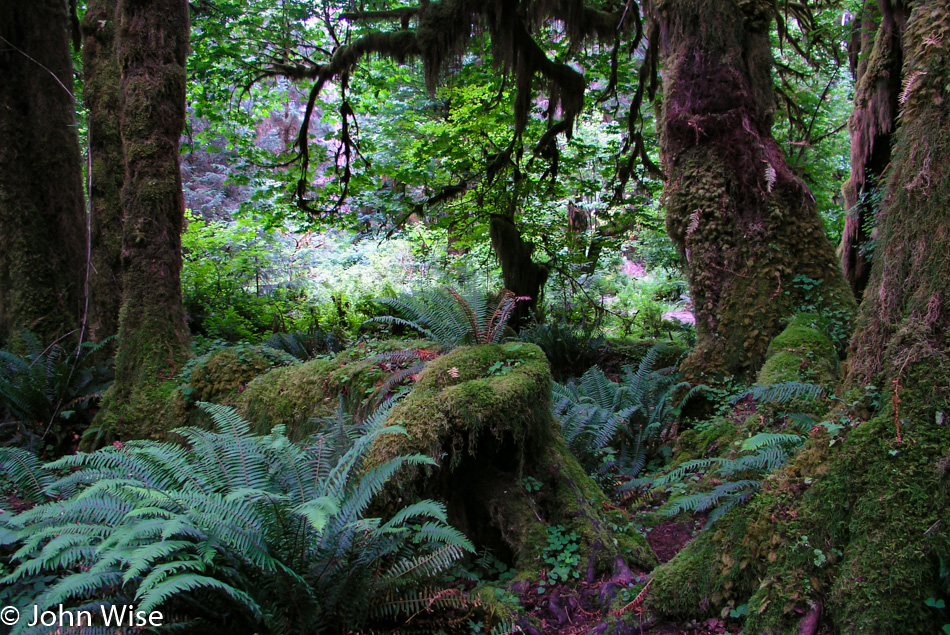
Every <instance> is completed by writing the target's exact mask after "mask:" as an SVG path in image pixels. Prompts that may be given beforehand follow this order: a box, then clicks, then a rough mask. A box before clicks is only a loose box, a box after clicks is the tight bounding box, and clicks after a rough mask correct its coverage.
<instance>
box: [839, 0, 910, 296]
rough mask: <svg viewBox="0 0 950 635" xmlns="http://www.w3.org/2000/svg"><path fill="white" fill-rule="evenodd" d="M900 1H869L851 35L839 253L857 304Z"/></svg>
mask: <svg viewBox="0 0 950 635" xmlns="http://www.w3.org/2000/svg"><path fill="white" fill-rule="evenodd" d="M906 11H907V10H906V8H905V7H904V4H903V2H902V1H901V0H893V1H891V0H868V1H867V2H866V3H865V6H864V10H863V12H862V15H861V17H860V20H859V25H858V28H857V29H856V33H855V37H854V40H853V44H852V50H851V58H852V60H853V62H852V64H853V65H854V66H853V69H854V75H855V80H856V86H855V91H854V112H852V114H851V117H850V119H849V120H848V130H849V132H850V133H851V177H850V178H849V179H848V181H847V183H845V184H844V187H843V188H842V191H843V193H844V202H845V209H847V210H848V215H847V217H846V218H845V224H844V234H843V235H842V237H841V245H840V246H839V248H838V252H839V254H840V256H841V266H842V268H843V269H844V275H845V277H846V278H847V279H848V284H850V285H851V290H852V291H853V292H854V295H855V297H857V298H858V299H860V298H861V296H862V294H863V293H864V288H865V287H866V286H867V283H868V276H869V275H870V273H871V254H870V249H871V245H872V243H871V239H872V236H871V232H870V231H869V229H870V224H871V222H872V221H873V219H874V216H875V212H876V210H878V209H879V208H880V192H881V191H882V190H883V188H882V187H881V186H882V185H883V183H880V180H881V179H882V176H883V174H884V169H885V168H886V167H887V165H888V164H889V163H890V161H891V135H892V134H893V133H894V129H895V127H896V124H897V109H898V98H899V97H900V91H901V65H902V63H903V51H902V49H901V35H902V34H903V32H904V28H905V25H906V22H907V15H906Z"/></svg>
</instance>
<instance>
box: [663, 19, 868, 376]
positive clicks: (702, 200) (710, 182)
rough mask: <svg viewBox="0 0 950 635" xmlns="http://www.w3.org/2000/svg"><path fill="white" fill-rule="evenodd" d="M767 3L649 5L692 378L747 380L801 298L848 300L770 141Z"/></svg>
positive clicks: (825, 303)
mask: <svg viewBox="0 0 950 635" xmlns="http://www.w3.org/2000/svg"><path fill="white" fill-rule="evenodd" d="M773 11H774V7H773V3H772V2H769V1H768V0H759V1H755V2H740V1H738V0H708V1H706V2H692V1H690V0H663V1H661V2H658V3H657V4H656V16H655V17H656V19H657V21H658V23H659V26H660V47H661V49H660V50H661V59H662V65H663V68H664V85H663V91H664V94H663V102H662V109H661V112H660V119H659V126H660V130H661V153H662V158H663V163H664V166H665V169H666V172H667V179H668V183H667V190H666V212H667V230H668V231H669V234H670V236H671V237H672V238H673V240H674V242H675V243H676V244H677V245H678V246H679V248H680V250H681V252H682V254H683V257H684V258H685V260H686V262H687V270H688V278H689V286H690V293H691V295H692V299H693V307H694V311H695V313H696V330H697V336H698V341H697V346H696V348H695V349H694V351H693V353H692V354H691V355H690V356H689V357H688V358H687V360H686V361H685V362H684V363H683V365H682V370H683V371H684V372H685V374H686V375H687V376H688V377H689V378H690V379H692V380H698V381H710V380H711V379H715V378H717V377H721V376H722V375H733V376H737V377H740V378H744V379H750V378H752V377H753V376H754V374H755V372H756V371H757V370H758V367H759V366H760V365H761V364H762V362H763V360H764V359H765V355H766V350H767V347H768V344H769V341H771V339H772V338H773V337H775V336H776V335H777V334H778V333H779V332H780V331H781V330H782V328H783V326H784V322H785V320H786V319H787V318H788V317H789V316H790V315H791V314H792V313H794V312H795V311H796V310H801V308H800V307H802V306H803V305H805V304H806V302H807V301H810V302H811V303H812V304H813V305H815V306H816V307H818V308H819V310H822V311H828V312H838V313H841V314H844V315H847V314H850V313H851V312H852V311H853V309H854V299H853V297H852V295H851V292H850V290H849V288H848V286H847V283H846V282H845V279H844V277H843V275H842V274H841V270H840V268H839V267H838V264H837V262H836V258H835V255H834V251H833V249H832V247H831V245H830V243H829V242H828V240H827V238H826V237H825V235H824V230H823V225H822V222H821V219H820V218H819V216H818V212H817V209H816V206H815V201H814V198H813V197H812V195H811V193H810V192H809V191H808V188H807V187H806V186H805V184H804V183H803V182H802V181H801V179H799V178H798V177H797V176H796V175H795V174H794V172H793V171H792V170H791V169H789V167H788V165H787V163H786V161H785V158H784V156H783V155H782V152H781V149H780V148H779V146H778V144H777V143H776V141H775V139H773V138H772V134H771V129H772V122H773V117H774V109H775V98H774V92H773V88H772V76H771V61H772V60H771V49H770V46H771V45H770V41H769V28H770V26H771V19H772V15H773ZM805 281H810V282H805ZM803 282H805V284H802V283H803ZM805 287H809V288H807V289H806V288H805ZM809 295H810V296H811V298H808V297H807V296H809ZM845 319H846V320H847V319H848V318H845Z"/></svg>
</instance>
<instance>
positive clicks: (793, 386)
mask: <svg viewBox="0 0 950 635" xmlns="http://www.w3.org/2000/svg"><path fill="white" fill-rule="evenodd" d="M824 394H825V388H824V386H821V385H820V384H804V383H801V382H797V381H786V382H781V383H778V384H769V385H765V386H763V385H758V386H753V387H752V388H750V389H749V390H746V391H745V392H742V393H740V394H739V395H737V396H736V397H733V398H732V400H731V403H733V404H735V403H738V402H739V401H741V400H743V399H745V398H746V397H748V398H750V399H752V400H753V401H757V402H759V403H771V404H786V403H788V402H790V401H795V400H797V399H818V398H819V397H821V396H823V395H824Z"/></svg>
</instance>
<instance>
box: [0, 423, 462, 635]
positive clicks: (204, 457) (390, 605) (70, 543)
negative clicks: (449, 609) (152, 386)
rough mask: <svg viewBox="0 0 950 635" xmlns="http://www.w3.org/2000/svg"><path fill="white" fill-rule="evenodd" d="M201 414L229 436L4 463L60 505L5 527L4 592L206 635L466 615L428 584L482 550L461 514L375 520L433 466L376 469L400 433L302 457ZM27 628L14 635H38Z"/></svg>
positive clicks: (329, 437)
mask: <svg viewBox="0 0 950 635" xmlns="http://www.w3.org/2000/svg"><path fill="white" fill-rule="evenodd" d="M201 407H202V408H204V409H205V410H206V412H208V414H209V415H210V416H211V418H212V419H213V420H214V423H215V430H214V431H207V430H201V429H197V428H182V429H179V430H178V431H177V433H178V434H179V435H180V436H181V437H182V438H184V439H185V440H186V441H187V445H186V446H181V445H175V444H171V443H156V442H151V441H133V442H128V443H126V444H125V445H124V446H123V447H119V444H117V445H116V447H109V448H106V449H104V450H100V451H98V452H95V453H93V454H79V455H75V456H68V457H65V458H63V459H60V460H59V461H57V462H55V463H52V464H49V465H46V466H40V465H39V464H38V463H37V462H36V461H34V460H31V459H29V458H28V455H27V454H25V453H23V452H10V451H6V452H4V453H0V461H2V464H3V466H4V467H5V468H7V467H9V466H13V465H15V466H16V468H15V471H14V472H12V473H11V476H12V478H13V479H14V480H15V481H16V482H17V483H18V484H19V485H20V487H21V488H23V490H24V491H27V492H29V493H30V495H31V496H37V495H39V494H40V493H43V494H45V495H46V496H48V497H49V501H48V502H45V503H43V504H41V505H39V506H37V507H35V508H33V509H31V510H28V511H26V512H23V513H20V514H19V515H17V516H14V517H12V518H11V517H10V516H9V515H3V516H0V525H2V527H0V530H2V531H0V534H3V535H5V536H6V537H7V538H9V537H10V535H11V534H10V532H13V535H15V537H16V544H15V548H16V552H15V553H14V555H13V563H14V565H15V569H14V570H13V572H12V573H10V574H9V575H7V576H6V577H5V578H3V579H2V580H0V583H2V585H4V586H6V585H14V586H17V585H20V586H22V585H26V584H29V583H30V582H31V581H32V580H33V579H35V578H36V577H37V576H40V575H44V574H45V575H54V576H55V581H53V582H52V583H51V584H50V585H49V586H48V588H46V589H45V590H44V591H42V593H40V594H39V595H38V596H36V597H32V598H30V599H29V602H30V604H32V603H36V604H37V605H38V606H39V607H41V610H42V609H44V608H49V607H55V606H56V605H58V604H60V603H63V604H65V605H66V606H67V607H72V608H78V607H87V608H88V607H98V606H99V605H102V604H105V605H108V604H110V603H115V604H134V605H136V606H137V608H138V609H139V610H143V611H150V610H153V609H157V608H160V607H161V608H162V609H163V610H164V611H165V614H166V615H171V616H175V621H176V622H180V624H179V626H178V628H186V629H188V630H189V631H190V632H198V631H199V630H201V631H203V632H212V631H217V632H222V631H230V632H233V633H321V632H347V631H350V630H361V629H364V628H373V627H375V626H380V625H385V624H391V623H393V621H394V620H395V619H396V618H399V617H403V618H404V617H406V616H408V615H412V614H414V613H416V612H418V611H421V610H426V609H428V608H440V607H444V606H445V605H446V604H450V603H451V601H452V600H451V599H440V597H439V596H437V595H436V590H432V591H430V590H429V589H428V587H427V586H426V585H427V584H428V583H430V582H431V581H432V580H433V579H434V576H436V575H438V574H439V573H440V572H442V571H444V570H445V569H446V568H447V567H449V566H450V565H451V564H452V563H453V562H455V561H456V560H457V559H458V558H459V557H460V556H461V555H462V554H463V553H465V552H469V551H472V546H471V544H470V543H469V542H468V540H467V539H466V538H465V537H464V536H462V535H461V534H460V533H459V532H458V531H456V530H455V529H453V528H452V527H450V526H449V525H448V523H447V521H446V515H445V508H444V507H443V506H442V505H441V504H439V503H435V502H433V501H429V500H424V501H420V502H418V503H414V504H411V505H408V506H406V507H403V508H402V509H399V510H398V511H397V512H396V513H395V514H394V515H392V516H391V517H389V518H388V519H384V518H372V517H368V516H367V515H366V513H367V508H368V506H369V505H370V503H371V502H372V500H373V499H374V497H375V496H376V495H377V494H378V493H379V492H380V490H381V489H382V488H383V486H384V485H385V484H386V482H387V481H388V480H389V479H390V477H392V475H393V474H394V473H395V472H396V471H398V470H399V469H400V468H401V467H402V466H404V465H409V464H423V463H431V462H432V461H431V459H429V458H427V457H424V456H421V455H413V456H402V457H399V458H396V459H394V460H391V461H388V462H386V463H384V464H381V465H377V466H370V465H367V463H366V456H367V452H368V450H369V448H370V446H371V444H372V443H373V441H374V439H376V438H377V437H379V436H380V435H384V434H385V435H388V434H405V433H404V432H403V431H402V430H401V429H400V428H398V427H386V428H380V427H379V423H380V419H381V417H380V418H376V419H372V420H369V421H367V422H365V427H364V428H363V429H361V430H360V432H361V434H359V435H356V434H353V433H350V432H347V431H345V430H344V431H342V434H341V431H340V430H329V431H327V432H326V433H324V434H320V435H317V436H315V437H313V438H312V439H311V441H310V442H309V443H307V444H297V443H292V442H291V441H289V440H288V439H287V437H286V436H284V431H283V429H282V428H280V427H278V428H275V429H274V431H273V432H272V433H271V434H269V435H267V436H255V435H251V434H249V432H248V429H249V425H248V423H247V422H246V421H244V420H242V419H241V418H240V417H238V416H237V415H236V414H235V413H234V411H232V410H231V409H229V408H225V407H222V406H214V405H211V404H202V406H201ZM21 609H22V610H24V611H25V609H26V607H25V606H24V607H21ZM93 610H94V611H98V609H97V608H94V609H93ZM26 622H27V621H26V620H21V622H20V623H19V624H18V625H17V626H16V627H15V628H14V631H13V632H14V633H26V632H29V629H27V628H26ZM364 632H365V631H364Z"/></svg>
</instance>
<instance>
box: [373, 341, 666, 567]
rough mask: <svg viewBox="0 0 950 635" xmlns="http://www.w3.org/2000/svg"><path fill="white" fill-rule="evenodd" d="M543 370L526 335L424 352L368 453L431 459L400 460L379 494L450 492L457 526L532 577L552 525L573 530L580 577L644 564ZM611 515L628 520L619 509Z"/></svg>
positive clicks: (651, 561)
mask: <svg viewBox="0 0 950 635" xmlns="http://www.w3.org/2000/svg"><path fill="white" fill-rule="evenodd" d="M550 386H551V374H550V370H549V368H548V364H547V360H546V359H545V357H544V353H543V352H542V351H541V350H540V349H539V348H537V347H536V346H534V345H531V344H517V343H516V344H507V345H490V346H475V347H466V348H460V349H456V350H455V351H453V352H451V353H449V354H447V355H445V356H443V357H440V358H438V359H436V360H434V361H432V362H430V363H429V364H428V366H427V367H426V369H425V371H423V373H422V374H421V375H420V376H419V379H418V382H417V384H416V386H415V388H414V389H413V391H412V392H411V393H410V394H409V396H408V397H406V398H405V400H404V401H402V402H401V403H400V404H399V405H398V406H397V407H396V408H395V409H394V410H393V411H392V412H391V413H390V415H389V418H388V419H387V425H399V426H402V427H403V428H404V429H405V430H406V432H407V433H408V434H407V435H405V436H396V435H389V436H386V437H383V438H381V440H380V441H379V442H378V444H377V445H376V447H374V449H373V452H372V454H371V461H376V462H383V461H385V460H386V459H388V458H391V457H394V456H397V455H400V454H406V453H416V452H419V453H422V454H425V455H427V456H430V457H432V458H433V459H435V460H436V461H437V462H438V464H439V466H438V467H436V468H432V467H427V468H423V467H419V468H416V469H412V470H407V471H405V472H403V473H402V474H401V475H398V476H397V477H396V480H397V481H398V484H397V485H396V487H393V488H392V489H391V490H390V491H389V494H388V496H390V497H397V496H398V497H399V498H402V499H406V498H416V497H431V498H436V499H442V500H445V501H446V502H447V503H448V509H449V516H450V519H451V520H452V522H453V523H454V524H455V526H457V527H459V528H460V529H462V530H463V531H464V532H466V533H467V534H468V535H469V536H470V537H471V538H472V539H473V540H474V541H475V542H476V543H477V544H479V545H480V546H482V547H488V548H491V549H492V551H493V552H494V553H495V554H496V555H498V556H499V557H501V558H502V559H503V560H507V561H508V562H509V563H511V564H513V565H514V567H515V568H516V569H517V570H518V571H520V577H521V578H522V579H529V578H533V579H535V580H536V579H538V575H539V572H540V570H541V569H542V568H544V567H545V565H544V563H543V561H542V557H543V555H544V550H545V547H546V545H547V543H548V531H549V527H558V526H560V527H561V528H563V529H564V530H565V531H568V532H570V531H573V532H575V533H576V534H577V535H578V544H579V547H580V553H581V555H582V558H581V563H580V566H581V567H583V568H584V570H586V571H587V576H588V578H589V579H591V580H592V579H593V578H594V576H596V575H599V574H602V573H605V572H611V571H612V572H613V573H615V574H619V575H621V576H626V575H628V574H629V569H628V568H627V565H628V564H629V565H632V566H635V567H638V568H640V569H642V570H649V569H650V568H652V566H653V565H655V563H656V559H655V556H654V555H653V553H652V551H651V549H650V547H649V546H648V545H647V543H646V542H645V540H644V539H643V538H642V537H641V536H640V535H639V534H637V533H636V532H634V531H633V530H632V529H630V530H627V531H626V532H621V533H617V532H616V531H615V529H613V528H612V527H611V526H610V521H609V519H608V517H607V516H606V514H605V511H604V506H605V503H606V502H607V501H606V498H605V497H604V495H603V493H602V492H601V491H600V490H599V489H598V487H597V486H596V484H595V483H594V482H593V481H592V480H591V479H590V477H589V476H587V474H585V473H584V471H583V469H581V467H580V466H579V464H578V463H577V461H576V459H575V458H574V457H573V456H572V455H571V454H570V452H569V451H568V450H567V448H566V446H565V445H564V442H563V440H562V439H561V436H560V431H559V430H558V428H557V423H556V422H555V420H554V419H553V417H552V415H551V409H550V405H549V402H550ZM616 521H617V522H616V524H617V525H621V526H626V525H627V523H626V522H625V521H624V519H616Z"/></svg>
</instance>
